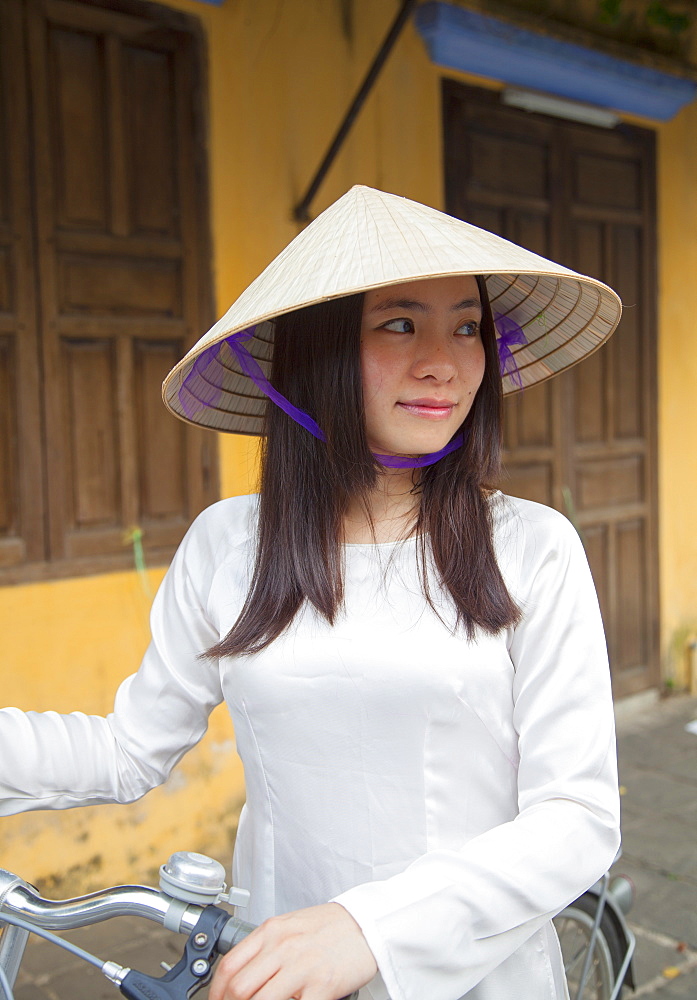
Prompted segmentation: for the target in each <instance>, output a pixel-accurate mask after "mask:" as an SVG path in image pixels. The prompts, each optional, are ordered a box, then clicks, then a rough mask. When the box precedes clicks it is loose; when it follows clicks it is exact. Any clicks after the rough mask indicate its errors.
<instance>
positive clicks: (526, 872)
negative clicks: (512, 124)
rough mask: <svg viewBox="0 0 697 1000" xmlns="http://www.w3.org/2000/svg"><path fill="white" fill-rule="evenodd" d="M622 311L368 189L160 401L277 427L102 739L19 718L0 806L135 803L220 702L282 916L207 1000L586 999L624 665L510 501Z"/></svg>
mask: <svg viewBox="0 0 697 1000" xmlns="http://www.w3.org/2000/svg"><path fill="white" fill-rule="evenodd" d="M484 276H486V277H484ZM492 307H493V308H492ZM619 312H620V306H619V300H618V299H617V296H616V295H615V294H614V293H613V292H612V291H611V290H610V289H607V288H606V287H605V286H604V285H601V284H600V283H599V282H597V281H594V280H593V279H590V278H585V277H583V276H580V275H576V274H574V273H573V272H571V271H568V270H566V269H565V268H562V267H560V266H559V265H556V264H553V263H552V262H549V261H545V260H544V259H542V258H540V257H537V256H536V255H534V254H531V253H528V252H527V251H525V250H522V249H520V248H518V247H515V246H513V245H512V244H510V243H507V242H506V241H504V240H501V239H499V238H498V237H495V236H493V235H491V234H489V233H484V232H483V231H481V230H477V229H475V228H474V227H471V226H468V225H467V224H465V223H462V222H459V221H457V220H454V219H451V218H449V217H447V216H444V215H442V214H441V213H438V212H435V211H434V210H432V209H428V208H425V207H424V206H421V205H417V204H415V203H413V202H409V201H407V200H406V199H402V198H397V197H395V196H393V195H386V194H383V193H382V192H377V191H372V190H371V189H368V188H361V187H358V188H354V189H352V190H351V191H350V192H349V193H348V194H347V195H345V196H344V197H343V198H342V199H340V200H339V201H338V202H337V203H336V204H335V205H333V206H331V207H330V208H329V209H328V210H327V211H326V212H325V213H323V214H322V215H321V216H320V217H319V218H318V219H317V220H315V222H314V223H313V224H312V225H311V226H309V227H308V228H307V229H306V230H305V231H304V232H303V233H301V235H300V236H299V237H297V238H296V240H294V241H293V243H291V244H290V246H289V247H287V248H286V250H285V251H284V252H283V253H282V254H281V255H280V256H279V257H278V258H277V259H276V260H275V261H274V262H273V263H272V264H271V265H269V268H267V270H266V271H265V272H264V273H263V274H262V275H261V276H260V277H259V278H258V279H257V280H256V281H255V282H254V283H253V284H252V285H251V286H250V287H249V289H247V291H246V292H245V293H244V294H243V295H242V296H241V297H240V299H238V301H237V302H236V303H235V305H233V307H232V308H231V310H230V311H229V312H228V314H227V315H226V316H225V317H223V319H222V320H221V321H220V322H219V323H218V324H217V325H216V326H215V327H214V328H213V329H212V330H211V331H210V332H209V333H208V334H207V335H206V336H205V337H204V338H203V339H202V340H201V341H200V342H199V344H197V345H196V347H195V348H194V349H193V350H192V351H191V352H190V353H189V355H187V357H186V358H185V359H183V361H182V362H180V364H179V365H178V366H177V368H175V370H174V371H173V372H172V373H171V374H170V376H169V377H168V379H167V381H166V382H165V387H164V393H165V399H166V402H167V405H168V406H169V407H170V408H171V409H172V410H173V411H174V412H176V413H177V414H178V415H179V416H181V417H183V418H184V419H187V420H189V421H193V422H196V423H200V424H202V425H204V426H210V427H216V428H219V429H224V430H234V431H242V432H248V433H261V432H263V434H264V455H263V463H262V483H261V492H260V496H259V497H258V498H257V497H240V498H234V499H230V500H224V501H221V502H220V503H218V504H215V505H214V506H213V507H211V508H209V509H208V510H207V511H205V512H204V513H203V514H202V515H201V516H200V517H199V518H198V519H197V520H196V522H195V523H194V525H193V526H192V528H191V529H190V531H189V533H188V534H187V536H186V538H185V539H184V541H183V543H182V545H181V547H180V549H179V551H178V553H177V555H176V556H175V558H174V561H173V563H172V566H171V568H170V570H169V571H168V573H167V576H166V578H165V580H164V582H163V584H162V587H161V589H160V591H159V593H158V596H157V598H156V601H155V604H154V607H153V614H152V630H153V641H152V644H151V646H150V648H149V650H148V652H147V654H146V657H145V659H144V662H143V664H142V666H141V668H140V670H139V672H138V673H137V674H135V675H134V676H133V677H131V678H129V679H128V680H127V681H126V682H124V684H123V685H122V687H121V688H120V690H119V692H118V695H117V698H116V705H115V710H114V714H113V715H112V716H110V717H109V719H107V720H104V719H97V718H86V717H84V716H80V715H73V716H67V717H60V716H55V715H52V714H47V715H36V714H33V713H27V714H23V713H20V712H18V711H17V710H14V709H7V710H5V711H4V712H2V713H0V741H1V746H2V754H0V799H1V800H2V802H1V803H0V806H1V808H2V811H3V812H5V813H9V812H12V811H18V810H20V809H29V808H39V807H52V808H56V807H58V808H60V807H68V806H73V805H80V804H85V803H90V802H104V801H130V800H133V799H135V798H137V797H138V796H140V795H142V794H144V792H145V791H147V790H148V789H149V788H151V787H153V786H154V785H156V784H158V783H159V782H161V781H163V780H164V779H165V777H166V776H167V774H168V773H169V772H170V770H171V768H172V767H173V766H174V764H175V763H176V762H177V761H178V760H179V758H180V757H181V756H182V754H183V753H184V752H185V751H186V750H187V749H188V748H190V747H191V746H192V745H193V744H195V743H196V742H197V741H198V740H199V739H200V738H201V736H202V735H203V733H204V732H205V728H206V720H207V717H208V715H209V713H210V711H211V710H212V708H213V707H214V705H216V704H217V703H219V702H220V701H222V700H225V701H226V703H227V705H228V707H229V709H230V712H231V714H232V717H233V720H234V724H235V732H236V738H237V744H238V749H239V752H240V755H241V757H242V759H243V762H244V766H245V778H246V786H247V803H246V806H245V809H244V811H243V815H242V817H241V820H240V827H239V834H238V838H237V843H236V847H235V858H234V881H235V884H237V885H240V886H243V887H245V888H248V889H250V891H251V906H250V908H249V911H248V912H246V913H245V916H246V918H247V919H250V920H252V921H253V922H262V921H263V923H262V926H261V927H260V928H259V929H258V930H256V931H255V932H253V933H252V934H251V935H250V937H249V938H247V939H246V940H245V941H244V942H242V943H241V944H240V945H239V946H238V947H236V948H235V949H234V950H233V951H232V952H231V953H230V954H229V955H228V956H226V957H225V958H224V959H223V960H222V961H221V962H220V965H219V969H218V972H217V974H216V977H215V980H214V983H213V985H212V987H211V994H210V995H211V1000H292V998H298V1000H338V998H340V997H343V996H344V995H346V994H348V993H350V992H351V991H352V990H356V989H360V990H361V993H360V997H361V1000H363V998H365V1000H369V998H372V1000H387V998H391V1000H458V998H461V997H464V996H466V997H467V998H470V1000H520V998H523V997H524V998H525V1000H556V998H559V997H566V996H567V995H568V994H567V990H566V985H565V982H564V973H563V965H562V962H561V956H560V953H559V947H558V943H557V941H556V938H555V935H554V930H553V927H552V925H551V922H550V921H551V918H552V917H553V916H554V915H555V914H556V913H557V912H558V911H559V910H561V909H562V908H563V907H564V906H565V905H566V904H567V903H568V902H570V901H571V900H572V899H574V898H575V897H576V896H577V895H579V894H580V893H581V892H582V891H584V890H585V889H586V888H587V887H588V886H589V885H590V884H592V883H593V882H594V881H595V880H596V879H597V878H598V877H599V875H600V874H601V873H602V872H603V871H604V870H605V869H606V868H607V867H608V866H609V864H610V863H611V862H612V860H613V857H614V855H615V853H616V850H617V847H618V842H619V835H618V796H617V779H616V769H615V748H614V733H613V715H612V703H611V696H610V686H609V672H608V666H607V658H606V652H605V646H604V639H603V633H602V625H601V621H600V615H599V611H598V606H597V601H596V598H595V593H594V589H593V584H592V581H591V578H590V573H589V570H588V566H587V563H586V561H585V558H584V553H583V549H582V546H581V543H580V541H579V539H578V537H577V535H576V533H575V532H574V530H573V528H572V527H571V526H570V525H569V524H568V522H567V521H566V520H565V519H564V518H563V517H562V516H561V515H559V514H557V513H556V512H555V511H553V510H550V509H548V508H545V507H542V506H540V505H538V504H534V503H531V502H528V501H523V500H516V499H512V498H507V497H504V496H503V495H502V494H501V493H499V492H497V491H496V490H495V489H494V488H493V487H492V483H493V481H494V479H495V476H496V473H497V469H498V458H499V450H500V441H501V399H502V393H503V392H504V391H512V390H515V389H517V388H520V387H522V386H526V385H530V384H533V383H534V382H536V381H540V380H541V379H543V378H547V377H550V376H551V375H553V374H554V373H555V372H556V371H559V370H562V369H564V368H566V367H569V365H571V364H573V363H575V362H576V361H577V360H580V358H582V357H583V356H585V355H586V354H588V353H589V352H590V351H592V350H594V349H595V348H596V347H598V346H599V345H600V344H601V343H602V341H603V340H604V339H605V338H606V337H607V336H609V334H610V333H611V332H612V330H613V329H614V327H615V325H616V323H617V322H618V320H619ZM269 399H270V400H271V401H272V404H273V405H271V404H268V405H267V400H269ZM86 746H89V748H90V752H89V753H85V752H84V748H85V747H86ZM78 749H79V751H80V752H79V753H77V750H78Z"/></svg>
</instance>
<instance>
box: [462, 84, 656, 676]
mask: <svg viewBox="0 0 697 1000" xmlns="http://www.w3.org/2000/svg"><path fill="white" fill-rule="evenodd" d="M443 94H444V127H445V149H446V203H447V207H448V210H449V211H451V212H453V214H455V215H458V216H460V217H461V218H464V219H466V220H468V221H471V222H473V223H474V224H475V225H480V226H483V228H485V229H489V230H491V231H493V232H497V233H499V234H500V235H502V236H504V237H506V238H508V239H511V240H513V241H514V242H517V243H520V244H522V245H524V246H527V247H528V248H529V249H531V250H533V251H535V252H537V253H540V254H542V255H544V256H548V257H551V258H553V259H556V260H559V261H560V262H561V263H564V264H566V265H567V266H570V267H572V268H575V269H576V270H579V271H581V272H583V273H587V274H591V275H593V276H596V277H599V278H600V279H601V280H604V281H606V282H608V283H609V284H611V285H613V286H614V287H615V288H617V289H618V291H619V292H620V295H621V296H622V298H623V300H624V302H625V317H624V319H623V321H622V323H621V325H620V327H619V329H618V331H617V332H616V333H615V334H614V336H613V338H612V339H611V341H610V343H609V345H608V346H606V347H605V348H603V349H601V350H600V351H598V352H596V353H595V354H594V355H592V356H591V357H590V358H588V359H587V360H586V361H584V362H582V363H581V364H580V365H578V366H576V367H575V368H573V369H572V370H571V371H569V372H567V373H564V374H563V375H561V376H560V377H558V378H556V379H554V380H553V381H552V382H550V383H546V384H545V385H543V386H538V387H535V388H534V389H532V390H526V391H525V392H524V393H522V394H518V395H516V396H514V397H511V398H510V399H508V400H507V401H506V405H505V426H504V465H505V475H504V477H503V479H502V483H501V485H502V488H504V489H505V490H507V491H508V492H510V493H513V494H516V495H519V496H524V497H527V498H529V499H531V500H537V501H541V502H542V503H547V504H550V505H551V506H555V507H557V508H559V509H561V510H563V511H564V512H565V513H566V514H568V515H569V516H571V518H572V520H573V521H574V523H575V524H576V526H577V528H578V529H579V531H580V533H581V535H582V538H583V540H584V544H585V546H586V550H587V552H588V556H589V561H590V563H591V568H592V571H593V574H594V577H595V579H596V584H597V587H598V594H599V599H600V603H601V608H602V610H603V616H604V620H605V624H606V630H607V635H608V645H609V649H610V655H611V663H612V669H613V681H614V684H615V690H616V693H618V694H622V693H629V692H630V691H634V690H638V689H640V688H641V687H647V686H650V685H651V684H652V683H656V682H657V678H658V636H657V631H656V620H657V601H658V597H657V593H656V586H655V579H656V565H657V558H656V529H655V525H656V479H655V475H656V474H655V465H656V463H655V447H656V444H655V398H656V385H655V361H654V360H653V357H654V353H653V352H654V340H655V332H654V330H655V328H654V323H653V316H654V314H655V304H654V301H653V296H652V288H653V286H654V283H655V251H654V250H653V247H654V243H653V241H654V238H655V237H654V223H653V213H654V211H655V205H654V196H653V185H654V161H653V137H652V136H651V134H650V133H648V132H646V131H645V130H638V129H637V130H633V129H629V128H624V129H623V130H621V131H617V132H606V131H603V130H599V129H591V128H588V127H585V126H578V125H573V124H568V123H565V122H561V121H558V120H555V119H551V118H543V117H542V116H538V115H528V114H526V113H524V112H518V111H514V110H513V109H508V108H504V107H503V106H502V105H501V104H500V103H499V101H498V97H497V95H495V94H492V93H491V92H484V91H476V90H475V89H474V88H467V87H464V86H462V85H460V84H455V83H452V82H448V81H446V83H445V84H444V89H443Z"/></svg>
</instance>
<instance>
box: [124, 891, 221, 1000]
mask: <svg viewBox="0 0 697 1000" xmlns="http://www.w3.org/2000/svg"><path fill="white" fill-rule="evenodd" d="M229 920H230V914H229V913H227V912H226V911H225V910H222V909H221V908H220V907H219V906H206V907H205V908H204V910H203V912H202V913H201V916H200V917H199V919H198V921H197V923H196V926H195V927H194V929H193V930H192V932H191V934H189V937H188V939H187V942H186V945H185V946H184V954H183V955H182V957H181V958H180V959H179V961H178V962H177V964H176V965H174V966H173V967H172V968H171V969H169V971H167V972H166V973H165V974H164V976H159V977H157V976H148V975H146V974H145V973H143V972H138V971H137V970H136V969H131V970H129V972H128V973H127V974H126V975H125V976H124V978H123V980H122V981H121V982H120V983H119V989H120V990H121V992H122V993H123V995H124V996H125V997H128V1000H189V997H192V996H194V994H196V993H198V991H199V990H200V989H203V987H204V986H207V985H208V983H209V982H210V980H211V976H212V974H213V966H214V964H215V961H216V959H217V957H218V951H217V944H218V939H219V938H220V935H221V934H222V932H223V929H224V928H225V925H226V924H227V923H228V921H229Z"/></svg>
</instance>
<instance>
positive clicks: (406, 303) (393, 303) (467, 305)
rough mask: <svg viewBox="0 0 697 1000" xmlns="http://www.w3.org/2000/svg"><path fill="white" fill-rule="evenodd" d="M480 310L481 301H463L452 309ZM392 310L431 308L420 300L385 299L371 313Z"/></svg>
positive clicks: (423, 310) (457, 310) (422, 310)
mask: <svg viewBox="0 0 697 1000" xmlns="http://www.w3.org/2000/svg"><path fill="white" fill-rule="evenodd" d="M473 308H476V309H480V310H481V308H482V303H481V301H480V300H479V299H463V300H462V302H457V303H455V305H454V306H451V307H450V311H451V312H459V311H460V310H462V309H473ZM391 309H411V310H412V311H415V312H430V311H431V307H430V306H428V305H426V303H425V302H421V301H420V300H419V299H383V301H382V302H378V303H376V305H374V306H372V307H371V309H370V311H371V312H389V311H390V310H391Z"/></svg>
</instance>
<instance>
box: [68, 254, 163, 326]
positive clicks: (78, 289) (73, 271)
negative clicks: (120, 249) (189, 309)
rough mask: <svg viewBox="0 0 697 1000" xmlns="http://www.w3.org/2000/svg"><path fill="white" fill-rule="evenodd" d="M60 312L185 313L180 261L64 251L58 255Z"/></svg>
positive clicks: (90, 314) (154, 314)
mask: <svg viewBox="0 0 697 1000" xmlns="http://www.w3.org/2000/svg"><path fill="white" fill-rule="evenodd" d="M56 271H57V274H56V285H57V289H56V292H57V297H58V301H57V312H58V314H59V315H60V316H61V317H65V316H67V315H68V314H70V313H80V314H87V315H89V316H91V317H98V316H104V315H113V316H134V317H135V316H138V317H151V316H160V317H167V318H174V319H179V318H180V317H181V315H182V273H181V261H179V260H157V259H155V260H152V259H150V260H149V259H148V258H147V257H146V258H141V257H139V256H138V257H136V256H135V255H134V256H132V257H131V258H130V259H129V258H128V257H121V256H116V255H114V256H102V255H97V254H91V255H88V254H85V255H82V254H80V255H77V254H71V253H60V252H59V254H58V255H57V259H56Z"/></svg>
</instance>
